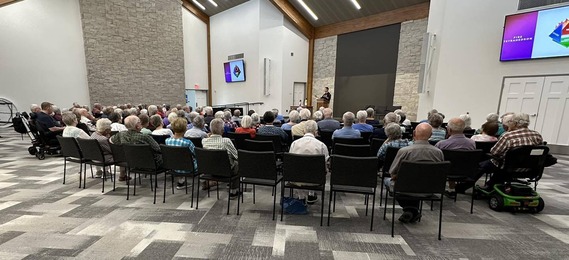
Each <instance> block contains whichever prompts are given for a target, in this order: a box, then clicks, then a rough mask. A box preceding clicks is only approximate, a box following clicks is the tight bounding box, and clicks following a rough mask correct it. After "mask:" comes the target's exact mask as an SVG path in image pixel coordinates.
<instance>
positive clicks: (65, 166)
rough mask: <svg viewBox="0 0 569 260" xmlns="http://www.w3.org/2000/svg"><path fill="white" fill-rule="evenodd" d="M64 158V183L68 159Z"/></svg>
mask: <svg viewBox="0 0 569 260" xmlns="http://www.w3.org/2000/svg"><path fill="white" fill-rule="evenodd" d="M65 159H66V158H63V184H65V174H66V173H67V160H65Z"/></svg>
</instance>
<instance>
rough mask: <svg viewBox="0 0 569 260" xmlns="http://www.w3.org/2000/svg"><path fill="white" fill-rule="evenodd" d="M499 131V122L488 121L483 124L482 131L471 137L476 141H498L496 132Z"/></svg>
mask: <svg viewBox="0 0 569 260" xmlns="http://www.w3.org/2000/svg"><path fill="white" fill-rule="evenodd" d="M497 133H498V122H495V121H487V122H486V123H484V124H482V133H480V134H477V135H473V136H472V137H470V139H472V140H474V141H476V142H496V141H498V138H496V134H497Z"/></svg>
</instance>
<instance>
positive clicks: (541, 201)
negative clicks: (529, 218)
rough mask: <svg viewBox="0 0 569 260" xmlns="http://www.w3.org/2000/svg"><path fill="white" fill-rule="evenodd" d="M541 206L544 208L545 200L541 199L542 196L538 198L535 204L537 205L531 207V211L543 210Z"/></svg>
mask: <svg viewBox="0 0 569 260" xmlns="http://www.w3.org/2000/svg"><path fill="white" fill-rule="evenodd" d="M543 208H545V201H543V199H542V198H539V204H537V207H535V208H533V212H534V213H539V212H541V211H542V210H543Z"/></svg>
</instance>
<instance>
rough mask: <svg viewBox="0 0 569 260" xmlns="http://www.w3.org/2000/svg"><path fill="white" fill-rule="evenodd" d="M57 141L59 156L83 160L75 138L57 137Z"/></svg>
mask: <svg viewBox="0 0 569 260" xmlns="http://www.w3.org/2000/svg"><path fill="white" fill-rule="evenodd" d="M57 141H59V145H61V155H63V156H64V157H73V158H83V154H82V153H81V149H80V148H79V144H78V143H77V140H76V139H75V138H73V137H63V136H59V135H58V136H57Z"/></svg>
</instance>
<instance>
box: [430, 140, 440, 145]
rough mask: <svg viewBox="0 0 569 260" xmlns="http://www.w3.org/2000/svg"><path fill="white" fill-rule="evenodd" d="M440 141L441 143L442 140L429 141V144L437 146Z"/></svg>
mask: <svg viewBox="0 0 569 260" xmlns="http://www.w3.org/2000/svg"><path fill="white" fill-rule="evenodd" d="M439 141H441V140H429V144H431V145H435V144H437V143H438V142H439Z"/></svg>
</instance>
